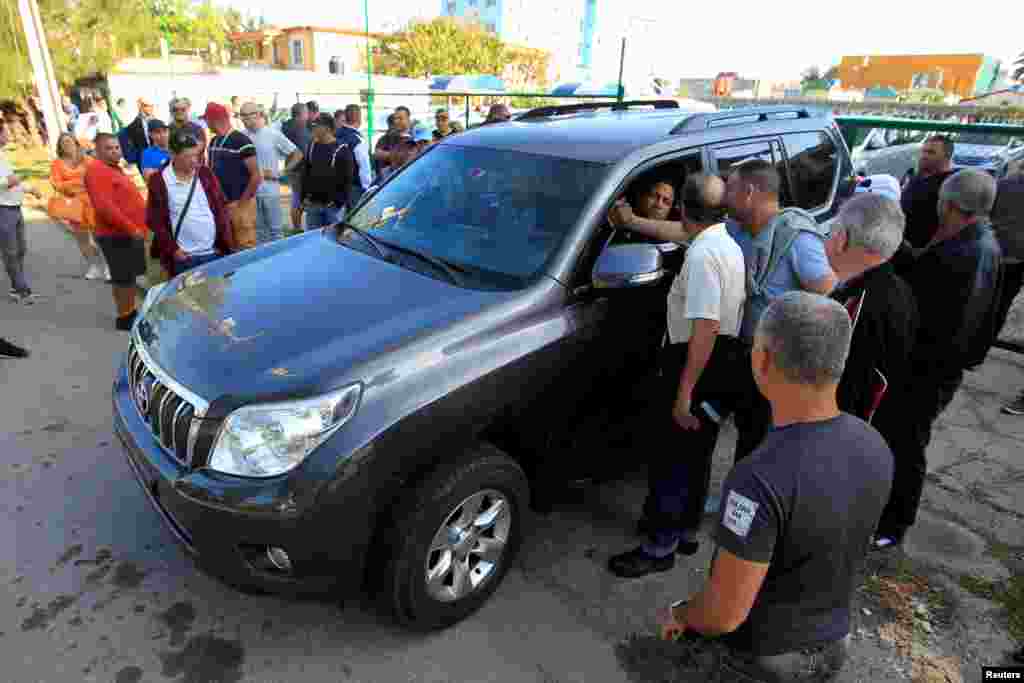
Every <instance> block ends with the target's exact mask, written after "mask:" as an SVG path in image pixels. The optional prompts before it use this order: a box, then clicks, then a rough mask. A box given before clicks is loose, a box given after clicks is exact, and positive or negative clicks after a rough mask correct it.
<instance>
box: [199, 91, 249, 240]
mask: <svg viewBox="0 0 1024 683" xmlns="http://www.w3.org/2000/svg"><path fill="white" fill-rule="evenodd" d="M205 118H206V123H207V125H209V126H210V129H211V130H212V131H213V132H214V133H216V137H215V138H213V140H211V141H210V146H209V148H208V150H207V158H208V159H209V165H210V168H211V169H212V170H213V173H214V175H216V176H217V180H218V181H220V186H221V189H223V190H224V197H225V198H226V199H227V202H228V203H227V209H228V215H229V216H230V217H231V229H232V232H233V235H234V241H235V246H236V248H237V249H239V250H241V249H248V248H250V247H254V246H256V190H257V189H258V188H259V186H260V182H261V181H262V179H263V176H262V174H261V173H260V169H259V164H258V163H257V161H256V145H254V144H253V142H252V140H250V139H249V136H248V135H246V134H245V133H242V132H240V131H237V130H233V129H232V127H231V112H230V111H228V108H227V107H225V106H224V105H221V104H217V103H216V102H210V103H209V104H207V105H206V114H205Z"/></svg>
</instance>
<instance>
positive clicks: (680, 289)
mask: <svg viewBox="0 0 1024 683" xmlns="http://www.w3.org/2000/svg"><path fill="white" fill-rule="evenodd" d="M682 196H683V216H682V220H681V221H680V222H678V223H677V222H669V221H664V220H657V219H652V218H637V217H636V216H635V215H634V214H633V211H632V209H631V208H630V207H629V205H628V204H626V203H624V202H620V203H619V204H617V205H616V206H615V207H614V208H613V209H612V211H611V212H610V214H609V216H608V220H609V222H610V223H611V224H612V225H613V226H615V227H624V228H627V229H630V230H634V231H636V232H639V233H642V234H643V235H646V236H647V237H652V238H655V239H657V240H659V241H666V242H677V243H680V244H688V245H689V249H688V250H687V253H686V260H685V261H684V262H683V267H682V270H680V272H679V275H678V276H676V279H675V281H674V282H673V283H672V289H671V290H670V291H669V295H668V320H667V326H668V337H669V344H668V345H667V346H666V347H665V348H664V349H663V357H662V365H661V368H662V377H664V380H665V386H664V392H665V405H664V413H663V415H659V416H658V418H659V419H658V422H657V424H660V425H662V427H663V429H664V433H663V435H662V436H663V438H662V439H660V440H659V443H663V444H665V446H664V449H663V451H662V452H661V453H655V454H653V456H652V461H651V464H650V471H649V492H648V500H647V503H645V505H644V508H645V511H646V515H647V517H646V522H647V523H646V525H645V526H646V530H645V531H646V535H647V537H648V538H647V541H648V542H647V543H644V544H643V545H641V546H640V547H638V548H635V549H634V550H631V551H629V552H626V553H622V554H620V555H616V556H614V557H612V558H611V560H610V561H609V565H608V568H609V569H610V570H611V571H612V573H614V574H616V575H617V576H621V577H624V578H636V577H640V576H644V575H646V574H650V573H652V572H661V571H668V570H669V569H672V567H673V566H675V557H674V556H675V553H677V552H678V553H680V554H683V555H692V554H694V553H696V552H697V549H698V547H699V544H698V542H697V529H698V528H699V527H700V521H701V516H702V514H703V510H704V498H705V497H706V496H707V490H708V483H709V480H710V475H711V456H712V455H713V454H714V451H715V442H716V441H717V440H718V428H719V422H720V421H721V417H720V416H721V415H722V414H727V413H728V412H730V411H731V410H732V407H733V406H734V405H736V403H737V401H738V400H739V398H740V397H739V396H738V395H736V387H737V386H742V384H741V383H739V382H737V381H736V379H735V378H734V375H735V374H736V373H737V372H739V371H742V370H741V368H742V367H743V366H742V359H743V346H742V344H741V343H740V341H739V338H738V335H739V331H740V323H741V321H742V312H743V302H744V299H745V298H746V281H745V270H744V266H743V251H742V250H741V249H740V247H739V245H738V244H737V243H736V242H735V241H734V240H733V239H732V237H730V236H729V233H728V231H727V230H726V229H725V224H724V222H723V220H724V217H725V206H724V198H725V183H724V182H723V181H722V179H721V178H719V177H717V176H713V175H704V174H694V175H691V176H689V177H688V178H687V179H686V183H685V184H684V186H683V191H682Z"/></svg>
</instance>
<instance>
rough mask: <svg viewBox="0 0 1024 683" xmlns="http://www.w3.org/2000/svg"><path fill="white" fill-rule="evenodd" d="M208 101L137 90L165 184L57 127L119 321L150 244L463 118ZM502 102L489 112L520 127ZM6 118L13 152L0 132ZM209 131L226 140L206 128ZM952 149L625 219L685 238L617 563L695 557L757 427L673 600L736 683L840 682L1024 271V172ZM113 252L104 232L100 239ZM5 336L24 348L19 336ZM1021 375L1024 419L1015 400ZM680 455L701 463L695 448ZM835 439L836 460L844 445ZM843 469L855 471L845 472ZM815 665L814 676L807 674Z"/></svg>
mask: <svg viewBox="0 0 1024 683" xmlns="http://www.w3.org/2000/svg"><path fill="white" fill-rule="evenodd" d="M188 109H189V103H188V100H185V99H181V98H179V99H177V100H175V101H174V103H173V104H172V116H173V123H172V125H170V126H168V125H166V124H165V123H163V122H162V121H160V120H157V119H155V118H154V117H153V115H152V107H151V106H149V104H148V103H147V102H144V101H140V103H139V114H138V116H137V118H136V120H135V121H133V122H132V123H131V124H130V125H128V126H126V128H125V131H126V134H125V135H126V137H127V142H126V144H129V145H132V146H136V147H143V146H144V147H143V150H142V153H141V154H137V155H135V157H134V158H135V162H134V163H136V164H137V166H138V170H139V172H140V173H141V174H142V176H143V177H144V178H145V182H146V187H147V193H146V196H143V194H142V193H141V192H140V191H139V189H138V187H137V186H136V183H135V182H134V180H133V178H132V177H131V175H130V174H129V173H128V172H126V170H125V164H124V163H123V160H124V153H123V149H122V141H121V140H120V139H119V136H117V135H114V134H113V133H107V132H102V133H98V134H97V135H96V137H95V139H94V154H95V159H92V160H88V159H86V157H85V155H84V153H83V150H82V148H81V145H80V144H78V142H77V141H76V139H75V138H74V136H71V135H67V136H61V139H60V140H58V143H57V144H58V151H59V155H58V157H59V158H58V159H57V160H56V161H54V164H53V176H52V180H53V184H54V187H55V188H56V189H57V191H58V195H57V196H56V197H55V198H54V200H53V201H51V207H50V212H51V214H52V215H54V216H55V217H57V218H59V219H60V220H62V221H65V222H66V223H67V224H68V225H69V228H70V229H71V230H72V233H73V234H75V235H76V242H77V244H78V245H79V249H80V250H81V253H82V256H83V259H84V260H85V262H86V264H87V271H86V277H90V278H99V277H105V278H106V279H109V281H110V282H111V284H112V291H113V298H114V302H115V307H116V310H117V321H116V326H117V328H118V329H121V330H127V329H130V328H131V326H132V323H133V321H134V318H135V316H136V292H137V288H136V278H137V277H138V276H140V275H142V274H143V273H144V272H145V270H146V256H147V254H146V246H145V245H146V242H145V237H146V236H147V235H148V234H151V235H152V244H151V247H150V253H149V255H150V257H152V258H155V259H158V260H159V262H160V263H161V265H162V267H163V268H164V269H165V270H166V271H167V273H168V275H171V276H173V275H176V274H178V273H181V272H184V271H187V270H188V269H190V268H194V267H196V266H198V265H200V264H203V263H207V262H209V261H211V260H214V259H217V258H220V257H221V256H223V255H224V254H227V253H231V252H235V251H238V250H241V249H246V248H249V247H251V246H254V245H256V244H259V243H263V242H267V241H270V240H274V239H278V238H280V237H281V236H282V234H283V231H282V223H283V220H284V219H283V215H282V214H283V212H282V211H281V194H280V185H281V184H282V183H284V182H287V183H288V184H290V185H291V187H292V193H293V197H295V199H293V203H292V216H291V218H292V221H293V223H294V224H295V225H296V227H300V226H301V223H300V221H301V220H302V219H303V217H304V218H305V226H306V227H307V228H318V227H321V226H324V225H329V224H332V223H334V222H337V221H339V220H342V219H343V217H344V213H345V211H346V210H347V209H349V208H350V207H351V206H353V205H354V202H355V201H358V198H359V196H360V195H361V194H362V193H363V192H365V191H366V190H367V189H368V188H369V187H370V185H371V184H372V183H374V182H379V181H380V179H382V178H386V177H387V176H388V175H390V174H391V173H394V172H395V170H396V169H397V168H399V167H400V166H401V165H402V164H404V163H407V162H408V161H409V160H410V159H411V158H414V157H415V156H416V155H418V154H419V153H421V152H422V150H423V149H424V148H425V147H426V146H429V145H430V144H432V143H433V142H435V141H437V140H440V139H443V138H445V137H447V136H449V135H452V134H455V133H456V129H455V128H454V126H453V125H452V122H451V121H450V120H449V118H448V114H447V112H446V111H444V110H441V111H439V112H437V116H436V128H435V129H434V130H433V131H430V132H427V131H425V129H424V128H423V127H421V126H416V125H414V122H413V121H412V120H411V115H410V112H409V110H408V109H407V108H405V107H399V108H397V109H396V110H395V112H394V113H393V114H392V116H391V121H390V122H389V124H390V129H389V131H388V132H387V133H386V134H385V135H384V136H383V137H382V138H381V139H380V141H379V142H378V143H377V144H376V145H375V146H374V148H373V151H372V153H371V151H370V145H369V144H368V142H367V141H366V140H365V139H364V137H363V135H362V133H361V131H360V127H361V110H360V108H359V107H358V106H355V105H353V106H350V107H347V108H345V109H343V110H339V111H338V112H335V113H334V115H331V114H329V113H326V112H320V111H319V108H318V107H316V104H315V103H314V102H309V103H298V104H296V105H294V106H293V107H292V110H291V118H290V119H289V120H288V121H287V122H285V124H284V125H283V126H282V129H281V130H280V131H278V130H277V129H275V128H272V127H269V126H268V125H267V115H266V113H265V111H264V110H263V108H262V107H261V106H260V105H258V104H256V103H252V102H246V103H243V104H241V105H240V106H239V107H238V109H237V111H238V116H237V117H236V116H235V115H234V111H235V110H233V109H231V108H229V107H226V106H223V105H220V104H216V103H210V104H209V105H207V107H206V109H205V112H204V115H203V119H204V121H205V125H206V127H207V128H208V130H206V129H204V128H203V127H202V126H198V125H193V122H192V120H191V118H190V115H189V111H188ZM509 116H510V115H509V112H508V110H507V108H504V107H503V105H496V106H495V107H492V111H491V115H490V116H489V117H488V119H489V122H498V121H502V120H508V118H509ZM5 136H6V133H5V131H4V128H3V126H2V124H0V146H2V144H3V143H4V142H5V140H6V137H5ZM207 138H209V139H207ZM952 156H953V142H952V140H950V139H949V138H948V137H944V136H941V135H933V136H931V137H929V138H928V139H927V140H926V141H925V143H924V144H923V145H922V148H921V152H920V159H919V164H918V173H917V174H916V175H915V176H913V177H911V178H909V179H908V180H907V181H906V184H905V185H904V186H902V187H901V186H900V184H899V183H898V182H897V181H896V179H895V178H892V177H891V176H872V177H868V178H864V179H861V180H860V182H859V183H858V184H857V186H856V188H855V189H854V192H853V195H852V197H850V198H849V199H847V200H846V201H845V202H844V203H843V204H842V206H841V208H840V210H839V213H838V215H837V216H836V217H835V218H834V219H832V220H831V221H830V222H828V223H827V224H826V225H825V228H824V230H823V228H822V226H819V225H818V223H817V222H816V220H815V218H814V217H813V216H812V215H810V214H809V213H807V212H806V211H803V210H801V209H797V208H792V207H790V208H783V207H782V206H781V196H782V187H783V186H782V179H781V178H780V176H779V174H778V171H777V170H776V168H775V167H774V166H773V165H772V164H770V163H768V162H765V161H761V160H751V161H748V162H744V163H741V164H739V165H738V166H736V167H735V168H734V169H732V170H731V171H730V172H729V173H728V175H727V177H726V178H724V179H723V178H721V177H718V176H715V175H706V174H701V173H692V174H690V175H689V176H688V177H687V178H686V180H685V182H684V184H683V186H682V188H681V190H680V192H681V197H680V198H679V199H680V201H679V204H681V207H682V211H681V215H680V218H679V219H678V220H673V219H670V218H669V216H670V211H671V209H672V207H673V206H675V205H676V197H675V188H674V186H673V184H672V183H671V182H667V181H662V180H658V181H655V182H653V183H651V185H650V187H649V188H647V189H646V191H644V192H643V193H641V194H640V196H639V198H638V199H637V200H636V201H634V202H633V204H634V205H635V207H634V206H631V205H630V203H629V202H627V201H626V200H620V201H619V202H617V203H616V204H615V205H614V206H613V207H612V209H611V210H610V212H609V214H608V220H609V222H610V224H611V225H612V226H614V227H616V228H618V229H621V230H625V231H634V232H636V233H639V234H641V235H644V236H646V237H649V238H653V239H655V240H658V241H663V242H676V243H679V244H681V245H684V246H685V247H686V248H687V250H686V255H685V261H684V263H683V266H682V269H681V271H680V273H679V275H678V276H677V277H676V279H675V281H674V282H673V284H672V286H671V289H670V291H669V294H668V300H667V320H666V326H667V339H666V344H665V345H664V348H663V351H662V357H661V361H660V368H661V377H662V378H663V387H662V394H661V395H662V397H663V398H662V400H663V401H664V412H663V414H662V415H663V417H659V418H658V429H659V430H660V432H661V433H660V436H661V437H662V438H660V439H659V440H658V442H659V443H662V444H672V448H671V449H670V451H667V452H665V453H662V454H660V455H659V456H658V457H656V458H655V459H654V461H653V462H652V463H651V466H650V477H649V492H648V497H647V500H646V501H645V503H644V507H643V512H642V515H641V518H640V521H639V524H638V531H639V532H640V533H641V535H642V536H644V537H646V540H645V542H644V543H642V544H640V545H639V546H638V547H636V548H634V549H632V550H629V551H627V552H623V553H620V554H617V555H614V556H613V557H612V558H611V559H610V561H609V565H608V567H609V570H610V571H611V572H612V573H614V574H615V575H617V576H619V577H624V578H637V577H641V576H645V575H648V574H651V573H655V572H663V571H667V570H669V569H671V568H673V567H674V566H675V563H676V556H677V555H682V556H689V555H693V554H695V553H696V552H697V551H698V549H699V537H698V529H699V527H700V523H701V519H702V516H703V512H704V510H705V501H706V498H707V495H708V488H709V480H710V472H711V460H712V456H713V453H714V450H715V445H716V442H717V439H718V436H719V432H720V428H721V422H722V420H723V419H724V418H726V417H728V416H730V415H731V416H732V417H733V419H734V421H735V424H736V427H737V430H738V432H739V439H738V443H737V447H736V453H735V456H734V461H735V462H734V467H733V468H732V470H731V472H730V473H729V475H728V476H727V478H726V480H725V482H724V484H723V489H722V491H723V495H722V498H721V504H720V510H719V513H718V515H719V516H718V524H717V527H716V530H715V532H714V540H715V542H716V544H717V547H718V550H717V553H716V555H715V558H714V560H713V565H712V572H711V576H710V578H709V580H708V583H707V585H706V586H705V587H704V588H703V590H702V591H701V592H700V593H698V594H697V595H696V596H695V597H694V598H693V599H691V600H689V601H681V602H678V603H674V604H673V605H672V606H671V607H670V608H668V609H666V610H664V611H663V613H662V614H661V620H662V625H663V634H664V635H665V637H672V638H675V637H679V636H683V637H687V638H690V639H694V640H697V641H700V640H701V639H703V638H705V637H710V636H722V637H721V638H720V639H718V640H717V641H716V642H717V645H716V647H719V648H721V649H722V656H721V657H719V658H718V660H717V661H718V663H719V664H718V666H719V667H720V668H721V670H722V671H723V672H724V673H726V674H729V675H733V676H737V677H743V680H754V681H767V680H772V681H776V680H797V679H798V678H799V676H806V675H807V674H808V672H811V673H813V674H814V675H816V676H818V677H819V678H817V679H815V680H827V679H829V678H831V677H833V676H834V675H835V673H836V672H837V671H838V670H839V668H840V667H841V666H842V664H843V661H844V660H845V658H846V656H847V651H848V647H849V628H850V614H849V611H850V599H851V595H852V592H853V589H854V582H855V580H856V576H857V571H858V569H859V567H860V566H861V564H862V562H863V560H864V557H865V554H866V553H867V552H869V550H874V551H886V550H888V549H892V548H895V547H898V546H900V545H901V544H902V542H903V540H904V538H905V537H906V534H907V533H908V531H909V529H911V528H912V527H913V525H914V524H915V522H916V518H917V512H918V507H919V504H920V499H921V493H922V488H923V484H924V478H925V473H926V471H927V459H926V451H927V447H928V444H929V442H930V440H931V433H932V428H933V425H934V423H935V421H936V419H937V418H938V416H939V415H940V414H941V413H942V411H943V410H944V409H945V408H946V407H947V406H948V405H949V403H950V401H951V400H952V398H953V396H954V394H955V393H956V391H957V390H958V389H959V387H960V385H961V383H962V382H963V378H964V374H965V372H969V371H971V370H974V369H976V368H978V367H979V366H980V365H981V364H982V362H983V361H984V359H985V357H986V355H987V353H988V351H989V349H990V347H991V346H992V344H993V342H994V340H995V339H996V337H997V335H998V333H999V331H1000V329H1001V327H1002V326H1003V324H1004V322H1005V320H1006V316H1007V311H1008V309H1009V307H1010V303H1011V302H1012V301H1013V299H1014V298H1015V297H1016V295H1017V294H1018V293H1019V290H1020V288H1021V282H1022V280H1024V273H1022V263H1024V204H1022V202H1024V169H1019V168H1018V169H1016V170H1015V172H1014V173H1011V174H1010V175H1009V176H1008V177H1007V178H1005V179H1003V180H1001V181H999V182H998V183H997V182H996V180H995V179H994V178H992V176H990V175H989V174H987V173H985V172H983V171H979V170H974V169H965V170H960V171H954V170H953V168H952ZM25 191H26V190H25V189H24V186H23V184H22V182H21V180H20V179H19V178H18V176H17V175H15V174H14V173H13V170H12V169H11V168H10V167H9V166H8V165H7V164H6V163H5V162H4V161H3V160H2V159H0V237H2V247H3V250H2V251H3V258H4V264H5V267H6V269H7V273H8V275H9V277H10V279H11V286H12V290H11V296H12V297H13V298H15V299H16V300H18V301H24V302H26V303H27V302H29V301H30V300H31V298H32V292H31V288H30V286H29V283H28V282H27V280H26V278H25V274H24V267H23V264H24V256H25V239H24V221H23V219H22V217H21V211H20V204H21V199H22V195H23V193H24V192H25ZM97 246H98V249H97ZM4 343H5V344H7V346H6V347H5V348H4V349H2V350H0V351H3V352H4V353H5V354H6V355H15V356H18V355H22V354H21V353H20V352H21V351H23V350H20V349H18V348H17V347H14V346H13V345H11V344H9V343H8V342H4ZM1022 400H1024V393H1022V395H1021V396H1020V397H1018V398H1017V400H1015V401H1013V402H1012V403H1010V404H1008V405H1007V406H1006V408H1005V410H1006V412H1008V413H1011V414H1015V415H1020V414H1021V413H1022V412H1024V410H1022V406H1021V403H1022ZM680 453H685V457H680V456H679V454H680ZM822 453H828V454H829V457H828V458H827V459H825V458H822V457H821V454H822ZM836 482H841V483H842V485H841V486H836V485H835V483H836ZM801 680H802V679H801Z"/></svg>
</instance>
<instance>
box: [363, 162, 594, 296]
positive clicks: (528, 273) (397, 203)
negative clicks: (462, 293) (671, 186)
mask: <svg viewBox="0 0 1024 683" xmlns="http://www.w3.org/2000/svg"><path fill="white" fill-rule="evenodd" d="M605 170H606V167H605V166H604V165H602V164H594V163H588V162H582V161H575V160H572V159H561V158H555V157H549V156H541V155H534V154H524V153H521V152H508V151H504V150H502V151H499V150H494V149H485V148H479V147H462V146H457V145H450V144H445V145H440V146H437V147H434V148H432V149H429V150H428V151H427V152H426V153H425V154H424V155H423V156H421V157H420V158H418V159H416V160H415V161H414V162H413V163H411V164H410V165H409V166H407V167H406V168H404V169H403V170H402V171H400V172H399V173H398V175H396V176H394V177H393V178H391V179H390V180H389V181H388V182H387V184H386V185H384V186H383V187H382V188H381V189H380V190H379V191H377V193H376V194H375V195H373V197H371V198H370V200H369V201H368V202H367V203H365V204H363V205H362V206H360V207H359V209H357V210H356V211H355V212H354V213H353V214H352V215H350V216H348V217H347V222H348V223H349V224H351V225H353V226H355V227H357V228H360V229H362V230H364V231H367V232H368V233H370V234H371V235H372V237H374V238H375V239H377V240H378V241H379V242H380V243H381V244H383V245H384V247H385V249H386V248H387V245H388V244H392V245H395V246H397V247H399V248H401V249H404V250H406V251H415V252H418V253H420V254H425V255H427V256H429V257H433V258H434V259H440V260H442V261H444V262H445V263H447V264H450V265H451V266H452V267H453V268H455V269H456V270H458V271H460V272H464V273H467V274H468V275H469V278H468V280H467V282H466V284H467V286H471V285H473V284H478V285H479V286H481V287H485V288H501V289H519V288H521V287H524V286H526V284H527V283H528V282H529V281H530V280H532V279H533V278H534V277H535V276H536V275H537V274H538V272H539V271H540V270H541V269H542V268H543V267H544V265H545V264H546V262H547V261H548V259H549V258H550V257H551V256H552V255H553V254H554V252H555V251H556V250H557V249H558V247H559V246H560V245H561V244H562V241H563V240H564V239H565V237H566V235H567V234H568V232H569V231H570V230H571V229H572V228H573V226H574V225H575V224H576V221H577V219H578V218H579V215H580V212H581V211H582V209H583V205H584V203H585V202H586V201H587V200H588V199H589V198H590V196H591V195H592V194H593V192H594V190H595V188H596V187H597V184H598V182H599V181H600V180H601V178H602V177H603V175H604V172H605Z"/></svg>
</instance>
